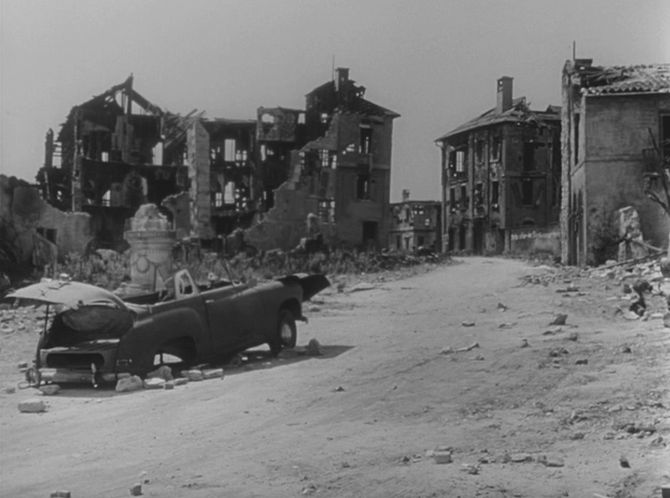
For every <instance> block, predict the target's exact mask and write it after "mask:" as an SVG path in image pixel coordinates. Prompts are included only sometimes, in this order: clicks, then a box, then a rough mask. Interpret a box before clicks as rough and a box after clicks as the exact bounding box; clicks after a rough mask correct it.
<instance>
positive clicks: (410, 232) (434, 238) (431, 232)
mask: <svg viewBox="0 0 670 498" xmlns="http://www.w3.org/2000/svg"><path fill="white" fill-rule="evenodd" d="M440 211H441V203H440V202H439V201H416V200H411V199H410V198H409V190H403V191H402V202H394V203H392V204H391V227H390V229H389V239H388V248H389V249H391V250H395V251H403V252H415V251H420V250H431V251H439V250H440V249H441V247H440V244H441V240H442V239H441V229H442V223H441V219H440Z"/></svg>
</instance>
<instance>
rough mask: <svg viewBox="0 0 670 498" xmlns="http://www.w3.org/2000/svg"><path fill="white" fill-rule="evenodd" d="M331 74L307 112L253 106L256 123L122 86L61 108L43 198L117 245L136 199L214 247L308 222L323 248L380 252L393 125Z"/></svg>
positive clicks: (285, 232) (182, 233)
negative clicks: (235, 236) (179, 110)
mask: <svg viewBox="0 0 670 498" xmlns="http://www.w3.org/2000/svg"><path fill="white" fill-rule="evenodd" d="M364 94H365V88H364V87H362V86H360V85H357V84H356V83H355V82H354V81H352V80H350V79H349V70H348V69H346V68H339V69H337V71H336V75H335V76H334V78H333V80H332V81H329V82H327V83H325V84H323V85H321V86H319V87H318V88H316V89H314V90H313V91H312V92H310V93H309V94H307V96H306V109H305V110H300V109H287V108H282V107H275V108H267V107H260V108H258V110H257V115H256V117H255V119H249V120H232V119H222V118H217V119H209V118H206V117H205V116H204V112H198V111H192V112H190V113H189V114H186V115H179V114H174V113H170V112H168V111H164V110H162V109H160V108H159V107H158V106H156V105H154V104H152V103H151V102H149V101H148V100H147V99H145V98H144V97H143V96H142V95H140V94H139V93H138V92H137V91H135V89H134V88H133V78H132V76H131V77H130V78H128V79H127V80H126V81H125V82H124V83H121V84H119V85H115V86H113V87H112V88H110V89H109V90H107V91H106V92H104V93H102V94H100V95H98V96H95V97H93V98H92V99H90V100H89V101H86V102H84V103H83V104H80V105H77V106H75V107H73V108H72V111H71V112H70V114H69V115H68V117H67V120H66V122H65V123H64V124H63V125H62V127H61V130H60V132H59V134H58V136H56V137H55V136H54V134H53V132H51V130H50V131H49V132H48V133H47V139H46V151H45V163H44V166H43V167H42V168H41V170H40V171H39V173H38V177H37V180H38V182H39V184H40V188H41V190H42V196H43V197H44V199H46V200H47V201H48V202H49V203H51V204H52V205H54V206H56V207H58V208H60V209H63V210H67V211H86V212H88V213H90V214H91V224H92V227H93V228H92V232H93V234H94V239H95V241H96V245H97V246H100V247H109V248H122V246H123V245H124V240H123V233H124V228H125V224H126V221H127V220H128V218H130V217H131V216H132V215H133V214H134V212H135V211H136V210H137V208H138V207H139V206H140V205H142V204H144V203H154V204H156V205H159V206H161V208H162V209H163V210H164V211H166V212H167V213H169V214H170V216H171V220H172V222H173V225H174V227H173V228H175V230H176V231H177V235H178V237H179V238H185V237H187V238H194V239H198V240H200V241H203V242H205V243H206V244H208V245H210V246H211V245H214V246H216V247H220V244H217V241H218V240H220V239H222V238H224V237H225V236H226V235H228V234H230V233H231V232H233V231H234V230H235V229H238V228H239V229H246V230H247V231H246V238H247V242H248V243H249V244H251V245H255V246H256V247H257V248H258V249H271V248H276V247H280V248H283V249H289V248H292V247H294V246H295V245H296V244H298V242H299V241H300V239H301V238H303V237H305V236H306V235H307V229H306V219H307V216H308V215H311V216H312V217H316V218H317V219H318V220H319V221H320V226H321V231H322V232H323V234H322V235H323V236H324V237H326V238H327V239H328V240H329V241H330V242H332V243H334V244H342V245H349V246H366V247H375V248H381V247H384V246H385V244H386V240H387V235H388V225H389V213H388V205H389V191H390V172H391V145H392V133H393V120H394V119H395V118H397V117H398V116H399V115H398V114H396V113H394V112H393V111H390V110H388V109H384V108H383V107H380V106H378V105H376V104H374V103H372V102H370V101H368V100H366V99H365V98H364Z"/></svg>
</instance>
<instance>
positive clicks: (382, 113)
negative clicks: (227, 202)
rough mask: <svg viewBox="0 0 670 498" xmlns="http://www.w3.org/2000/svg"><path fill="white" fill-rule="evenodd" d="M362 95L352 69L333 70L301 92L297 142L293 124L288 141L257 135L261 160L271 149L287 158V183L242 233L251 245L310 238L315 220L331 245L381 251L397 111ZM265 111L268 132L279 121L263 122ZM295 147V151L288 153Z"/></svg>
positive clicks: (282, 243)
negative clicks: (262, 151)
mask: <svg viewBox="0 0 670 498" xmlns="http://www.w3.org/2000/svg"><path fill="white" fill-rule="evenodd" d="M364 95H365V88H364V87H363V86H360V85H358V84H356V83H355V82H354V81H352V80H351V79H350V78H349V70H348V69H347V68H338V69H337V70H336V73H335V77H334V78H333V80H332V81H329V82H327V83H324V84H323V85H321V86H319V87H317V88H315V89H314V90H312V91H311V92H310V93H308V94H307V95H306V106H305V112H304V125H303V124H302V123H301V120H302V117H301V114H300V113H297V115H296V116H295V119H296V123H297V124H298V128H297V129H296V136H297V138H298V140H296V141H295V142H294V141H293V135H292V134H291V132H290V130H291V126H288V132H287V138H286V140H279V139H278V138H277V137H281V136H283V135H282V133H277V134H275V135H272V136H273V137H274V139H273V140H268V135H266V134H263V135H261V136H262V138H263V140H262V141H261V147H262V146H263V145H265V155H266V156H267V154H268V152H269V151H270V150H272V152H273V154H275V156H276V154H280V155H281V156H282V157H285V158H287V159H288V169H287V170H286V171H287V173H288V179H287V180H286V181H284V182H282V183H281V184H280V185H279V186H278V187H277V188H276V189H274V191H273V192H272V207H271V208H270V209H269V211H267V212H265V213H262V214H261V215H260V216H259V217H258V218H257V220H256V222H255V223H254V224H253V225H252V226H251V227H250V228H249V229H248V230H247V231H246V233H245V238H246V239H247V240H248V241H249V243H250V244H251V245H253V246H255V247H257V248H259V249H270V248H272V247H280V248H284V249H288V248H292V247H295V246H296V245H297V244H298V243H299V241H300V239H301V238H303V237H305V236H306V235H307V226H306V225H307V223H306V219H307V217H308V216H309V215H313V216H315V217H316V219H317V220H318V223H319V228H318V231H320V232H321V234H322V236H323V238H324V240H325V241H326V242H328V243H331V244H335V245H342V246H349V247H366V248H376V249H380V248H382V247H385V245H386V242H387V240H388V230H389V223H390V217H389V203H390V185H391V149H392V137H393V120H394V119H396V118H397V117H399V114H397V113H395V112H393V111H390V110H388V109H385V108H383V107H381V106H379V105H377V104H374V103H372V102H370V101H369V100H366V99H365V98H364ZM261 109H263V108H261ZM263 112H264V111H259V113H260V114H261V118H260V121H261V122H260V123H259V126H260V127H261V128H263V127H264V126H267V128H268V129H272V128H271V126H270V125H273V124H275V123H276V122H278V121H279V119H278V116H277V113H275V115H274V116H269V117H267V118H265V117H264V115H263ZM288 112H294V111H288ZM273 118H274V120H275V121H274V122H273ZM264 119H265V121H266V123H265V124H264ZM290 121H291V122H292V118H291V120H290ZM283 122H286V112H284V113H283ZM303 141H304V143H303ZM293 145H297V146H298V147H296V148H291V147H292V146H293ZM270 146H272V149H270ZM266 163H267V164H277V165H280V167H284V166H283V165H285V164H286V163H285V162H283V161H281V160H278V161H276V162H275V163H270V162H269V161H268V159H267V158H266Z"/></svg>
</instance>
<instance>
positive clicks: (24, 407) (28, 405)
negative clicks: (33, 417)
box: [19, 398, 47, 413]
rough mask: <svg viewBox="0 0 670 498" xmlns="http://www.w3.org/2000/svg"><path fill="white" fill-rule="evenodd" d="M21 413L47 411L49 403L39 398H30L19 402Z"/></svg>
mask: <svg viewBox="0 0 670 498" xmlns="http://www.w3.org/2000/svg"><path fill="white" fill-rule="evenodd" d="M19 411H20V412H21V413H42V412H45V411H47V405H46V403H45V402H44V401H42V400H41V399H39V398H28V399H24V400H23V401H20V402H19Z"/></svg>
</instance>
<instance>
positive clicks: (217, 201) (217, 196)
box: [214, 192, 223, 207]
mask: <svg viewBox="0 0 670 498" xmlns="http://www.w3.org/2000/svg"><path fill="white" fill-rule="evenodd" d="M221 206H223V192H214V207H221Z"/></svg>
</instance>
